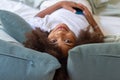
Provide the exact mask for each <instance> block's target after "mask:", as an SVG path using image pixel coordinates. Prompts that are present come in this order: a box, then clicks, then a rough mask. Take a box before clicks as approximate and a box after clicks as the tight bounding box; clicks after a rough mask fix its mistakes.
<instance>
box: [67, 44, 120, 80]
mask: <svg viewBox="0 0 120 80" xmlns="http://www.w3.org/2000/svg"><path fill="white" fill-rule="evenodd" d="M68 73H69V75H70V77H71V80H120V75H119V74H120V43H101V44H86V45H81V46H77V47H75V48H73V49H72V50H70V52H69V56H68Z"/></svg>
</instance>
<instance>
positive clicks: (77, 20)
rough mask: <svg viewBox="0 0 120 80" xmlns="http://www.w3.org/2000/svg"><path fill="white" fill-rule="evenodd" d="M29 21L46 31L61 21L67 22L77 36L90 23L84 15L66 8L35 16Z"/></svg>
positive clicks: (33, 26) (33, 25)
mask: <svg viewBox="0 0 120 80" xmlns="http://www.w3.org/2000/svg"><path fill="white" fill-rule="evenodd" d="M27 22H28V23H29V24H30V25H31V26H32V28H33V29H35V27H40V28H41V29H42V30H44V31H48V32H50V31H51V30H52V29H54V28H55V26H56V25H57V24H59V23H65V24H66V25H68V27H69V29H70V30H72V31H73V32H74V34H75V35H76V37H78V35H79V32H80V30H81V29H84V28H86V27H87V26H88V25H89V23H88V21H87V20H86V18H85V17H84V15H80V14H75V13H73V12H71V11H69V10H66V9H59V10H56V11H55V12H53V13H52V14H50V15H46V16H45V17H44V18H39V17H34V18H31V19H29V20H27Z"/></svg>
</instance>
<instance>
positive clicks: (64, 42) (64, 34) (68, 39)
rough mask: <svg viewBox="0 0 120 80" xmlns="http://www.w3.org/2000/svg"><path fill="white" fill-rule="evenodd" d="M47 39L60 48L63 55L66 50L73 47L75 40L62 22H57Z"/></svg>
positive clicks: (65, 54) (65, 53)
mask: <svg viewBox="0 0 120 80" xmlns="http://www.w3.org/2000/svg"><path fill="white" fill-rule="evenodd" d="M48 39H49V40H50V41H51V42H52V43H53V44H56V45H57V46H59V47H60V48H61V50H62V52H63V56H67V53H68V50H69V49H71V48H73V47H74V45H75V42H76V36H75V34H74V33H73V32H72V31H71V30H70V29H69V28H68V26H67V25H66V24H64V23H60V24H58V25H57V26H56V27H55V28H54V29H53V30H52V31H51V32H50V34H49V35H48Z"/></svg>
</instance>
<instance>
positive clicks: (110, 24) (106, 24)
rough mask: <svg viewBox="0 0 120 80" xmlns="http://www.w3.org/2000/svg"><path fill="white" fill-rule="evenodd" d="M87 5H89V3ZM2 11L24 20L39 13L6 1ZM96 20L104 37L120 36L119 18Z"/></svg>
mask: <svg viewBox="0 0 120 80" xmlns="http://www.w3.org/2000/svg"><path fill="white" fill-rule="evenodd" d="M53 1H54V0H53ZM86 5H88V3H87V4H86ZM44 6H46V4H45V5H44V4H42V7H44ZM88 6H90V5H88ZM0 9H4V10H9V11H12V12H14V13H16V14H18V15H20V16H22V17H23V18H24V19H26V18H29V17H33V16H34V15H35V14H36V13H37V12H39V10H38V9H35V8H31V7H29V6H26V5H25V4H21V3H17V2H13V1H6V0H5V1H2V2H1V3H0ZM95 19H96V20H97V22H98V23H99V25H100V26H101V27H100V28H101V30H102V31H103V33H104V35H120V22H119V21H120V18H119V17H110V16H95ZM0 28H1V27H0ZM0 37H1V35H0ZM2 37H3V36H2ZM0 39H1V38H0Z"/></svg>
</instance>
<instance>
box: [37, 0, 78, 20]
mask: <svg viewBox="0 0 120 80" xmlns="http://www.w3.org/2000/svg"><path fill="white" fill-rule="evenodd" d="M76 4H77V3H75V2H72V1H60V2H57V3H55V4H54V5H52V6H50V7H48V8H46V9H45V10H43V11H40V12H39V13H38V14H37V15H36V16H38V17H41V18H43V17H44V16H45V15H47V14H51V13H52V12H54V11H55V10H57V9H60V8H65V9H68V10H70V11H72V12H76V11H75V9H73V7H78V5H76Z"/></svg>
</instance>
